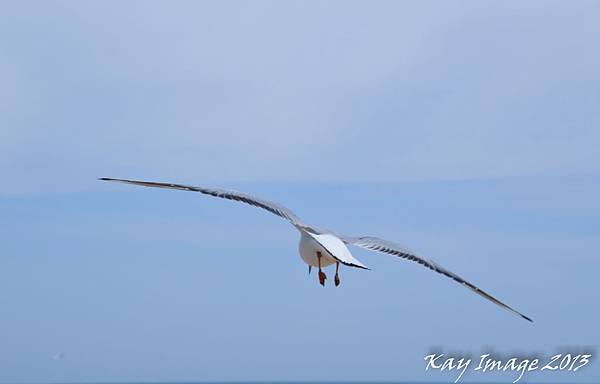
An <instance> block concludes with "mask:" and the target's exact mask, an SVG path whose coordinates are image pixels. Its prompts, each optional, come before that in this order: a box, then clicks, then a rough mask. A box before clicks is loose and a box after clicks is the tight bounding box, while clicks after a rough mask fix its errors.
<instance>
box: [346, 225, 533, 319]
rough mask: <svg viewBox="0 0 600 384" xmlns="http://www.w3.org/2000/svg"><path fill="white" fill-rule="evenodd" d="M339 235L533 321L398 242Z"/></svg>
mask: <svg viewBox="0 0 600 384" xmlns="http://www.w3.org/2000/svg"><path fill="white" fill-rule="evenodd" d="M339 237H340V239H342V241H344V242H345V243H346V244H352V245H356V246H358V247H362V248H365V249H369V250H371V251H377V252H382V253H386V254H388V255H393V256H397V257H400V258H403V259H406V260H410V261H414V262H417V263H419V264H421V265H423V266H424V267H427V268H429V269H431V270H432V271H435V272H437V273H440V274H442V275H444V276H446V277H449V278H451V279H452V280H454V281H456V282H457V283H459V284H461V285H462V286H464V287H467V288H469V289H470V290H472V291H473V292H475V293H477V294H478V295H480V296H483V297H484V298H486V299H488V300H489V301H491V302H493V303H494V304H496V305H499V306H500V307H502V308H504V309H506V310H508V311H510V312H512V313H514V314H516V315H518V316H520V317H522V318H524V319H525V320H528V321H531V322H533V320H531V319H530V318H529V317H527V316H525V315H524V314H522V313H521V312H519V311H517V310H515V309H513V308H511V307H509V306H508V305H506V304H504V303H503V302H501V301H500V300H498V299H496V298H495V297H494V296H492V295H490V294H489V293H487V292H485V291H484V290H482V289H481V288H479V287H477V286H476V285H474V284H472V283H470V282H468V281H467V280H465V279H463V278H462V277H460V276H459V275H457V274H455V273H453V272H451V271H449V270H447V269H446V268H444V267H442V266H440V265H439V264H437V263H435V262H433V261H431V260H428V259H425V258H422V257H420V256H417V255H415V254H414V253H413V252H411V251H409V250H407V249H406V248H404V247H402V246H400V245H398V244H395V243H392V242H390V241H387V240H383V239H380V238H377V237H372V236H361V237H347V236H339Z"/></svg>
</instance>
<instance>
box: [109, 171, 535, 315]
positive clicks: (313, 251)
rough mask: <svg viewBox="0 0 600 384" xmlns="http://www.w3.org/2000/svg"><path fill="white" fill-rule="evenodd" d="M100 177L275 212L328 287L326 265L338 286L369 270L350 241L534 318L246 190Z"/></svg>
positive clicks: (382, 243)
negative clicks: (348, 270)
mask: <svg viewBox="0 0 600 384" xmlns="http://www.w3.org/2000/svg"><path fill="white" fill-rule="evenodd" d="M98 180H102V181H111V182H117V183H125V184H133V185H140V186H144V187H154V188H167V189H178V190H181V191H190V192H199V193H202V194H205V195H209V196H214V197H220V198H222V199H227V200H234V201H239V202H242V203H245V204H249V205H252V206H255V207H258V208H262V209H264V210H266V211H269V212H271V213H272V214H274V215H277V216H279V217H281V218H283V219H285V220H287V221H288V222H290V223H291V224H292V225H293V226H294V227H295V228H296V229H297V230H298V231H299V232H300V244H299V253H300V257H301V258H302V260H303V261H304V262H305V263H306V264H308V273H309V274H310V272H311V270H312V268H313V267H316V268H318V270H319V272H318V277H319V283H320V284H321V285H322V286H325V280H326V279H327V275H326V274H325V272H323V268H325V267H327V266H330V265H333V264H335V277H334V283H335V286H336V287H337V286H339V285H340V277H339V268H340V264H343V265H345V266H348V267H353V268H359V269H366V270H368V269H369V268H368V267H367V266H365V265H364V264H363V263H361V262H360V261H358V260H357V259H356V258H354V256H352V253H350V250H349V249H348V247H347V246H346V245H348V244H349V245H354V246H357V247H361V248H365V249H368V250H371V251H376V252H381V253H385V254H388V255H392V256H396V257H399V258H402V259H405V260H409V261H413V262H416V263H419V264H421V265H423V266H424V267H426V268H429V269H431V270H432V271H435V272H437V273H440V274H442V275H444V276H446V277H449V278H451V279H452V280H454V281H456V282H457V283H459V284H461V285H463V286H465V287H467V288H469V289H470V290H472V291H473V292H475V293H477V294H478V295H480V296H483V297H484V298H486V299H488V300H489V301H491V302H493V303H494V304H496V305H498V306H500V307H502V308H503V309H506V310H508V311H510V312H512V313H514V314H516V315H517V316H520V317H521V318H523V319H525V320H527V321H530V322H533V320H531V319H530V318H529V317H527V316H525V315H524V314H522V313H521V312H519V311H517V310H515V309H513V308H511V307H509V306H508V305H506V304H504V303H503V302H501V301H500V300H498V299H496V298H495V297H494V296H492V295H490V294H489V293H487V292H485V291H484V290H482V289H480V288H478V287H477V286H475V285H474V284H472V283H470V282H468V281H467V280H465V279H463V278H462V277H460V276H459V275H457V274H455V273H453V272H450V271H449V270H447V269H446V268H444V267H442V266H440V265H439V264H437V263H435V262H433V261H432V260H429V259H426V258H423V257H421V256H417V255H416V254H414V253H413V252H411V251H409V250H407V249H405V248H403V247H401V246H400V245H398V244H395V243H393V242H391V241H387V240H383V239H380V238H377V237H373V236H359V237H353V236H343V235H339V234H336V233H334V232H332V231H328V230H323V229H319V228H317V227H315V226H312V225H308V224H306V223H304V222H303V221H302V220H300V218H299V217H298V216H296V214H294V213H293V212H292V211H291V210H289V209H287V208H285V207H284V206H282V205H279V204H277V203H274V202H271V201H268V200H265V199H261V198H258V197H255V196H251V195H249V194H246V193H243V192H238V191H234V190H229V189H220V188H205V187H197V186H190V185H183V184H172V183H159V182H153V181H139V180H127V179H112V178H108V177H102V178H100V179H98Z"/></svg>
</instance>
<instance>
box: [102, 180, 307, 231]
mask: <svg viewBox="0 0 600 384" xmlns="http://www.w3.org/2000/svg"><path fill="white" fill-rule="evenodd" d="M98 180H103V181H114V182H118V183H125V184H134V185H141V186H143V187H155V188H167V189H179V190H181V191H191V192H200V193H203V194H205V195H210V196H214V197H220V198H222V199H227V200H234V201H240V202H242V203H246V204H249V205H252V206H255V207H259V208H262V209H265V210H267V211H269V212H271V213H272V214H275V215H277V216H279V217H282V218H284V219H286V220H287V221H289V222H290V223H292V225H294V226H295V227H297V228H301V229H304V230H312V228H311V227H309V226H307V225H306V224H304V223H303V222H302V221H301V220H300V218H299V217H298V216H296V215H295V214H294V212H292V211H290V210H289V209H287V208H285V207H284V206H281V205H279V204H276V203H273V202H271V201H268V200H264V199H260V198H258V197H254V196H250V195H248V194H246V193H242V192H237V191H233V190H228V189H218V188H204V187H194V186H190V185H183V184H171V183H157V182H153V181H138V180H125V179H111V178H108V177H102V178H100V179H98Z"/></svg>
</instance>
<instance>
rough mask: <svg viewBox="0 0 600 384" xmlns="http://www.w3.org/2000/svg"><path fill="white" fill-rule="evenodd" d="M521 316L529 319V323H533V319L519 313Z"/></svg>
mask: <svg viewBox="0 0 600 384" xmlns="http://www.w3.org/2000/svg"><path fill="white" fill-rule="evenodd" d="M521 317H522V318H524V319H525V320H527V321H529V322H530V323H533V320H531V319H530V318H529V317H527V316H525V315H523V314H521Z"/></svg>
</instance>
